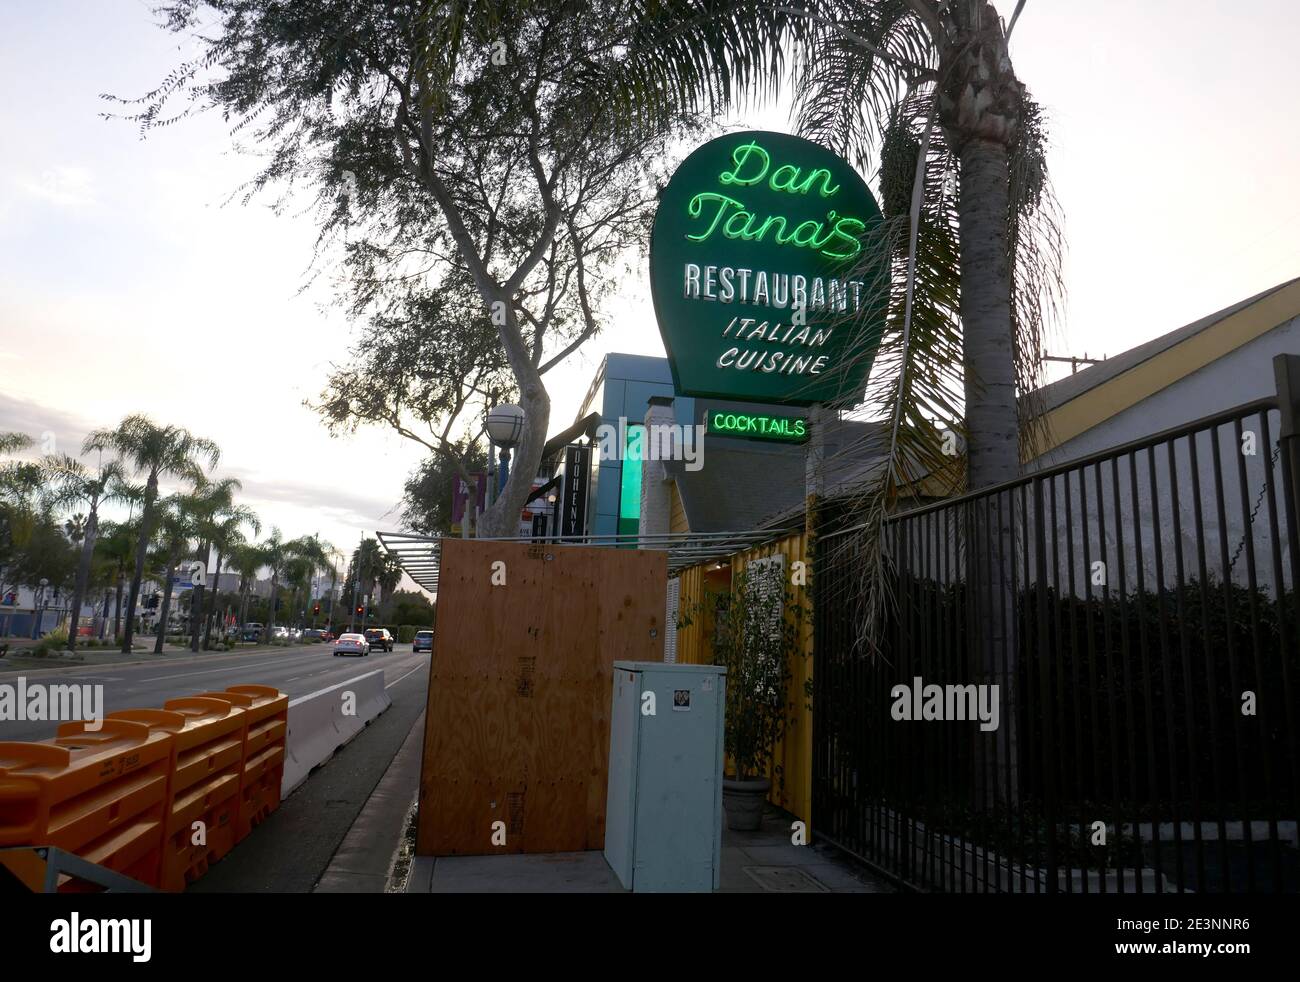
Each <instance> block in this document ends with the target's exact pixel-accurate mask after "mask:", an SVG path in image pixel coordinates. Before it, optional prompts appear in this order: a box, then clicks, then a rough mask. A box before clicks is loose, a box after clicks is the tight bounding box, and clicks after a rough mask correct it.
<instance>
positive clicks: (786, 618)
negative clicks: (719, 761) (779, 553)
mask: <svg viewBox="0 0 1300 982" xmlns="http://www.w3.org/2000/svg"><path fill="white" fill-rule="evenodd" d="M802 619H803V605H802V602H801V601H799V600H798V598H797V597H796V595H795V593H794V591H793V590H792V589H791V588H790V587H789V586H788V585H787V584H786V582H785V577H784V573H783V568H782V567H768V566H760V565H757V564H755V563H751V564H749V565H748V566H746V567H745V569H744V570H743V571H742V572H741V573H740V575H739V576H738V577H736V578H735V580H733V582H732V588H731V592H730V593H725V594H720V595H719V596H718V598H717V608H716V612H715V616H714V635H713V652H714V658H715V660H716V662H717V664H720V665H722V666H724V667H725V668H726V669H727V682H726V721H725V725H724V742H725V746H726V752H727V757H728V759H729V761H730V763H731V768H732V770H733V772H734V776H735V777H736V778H737V779H740V780H745V779H750V778H761V777H765V776H767V775H768V773H769V771H771V772H772V773H773V775H774V776H776V777H778V778H779V776H780V768H779V766H778V767H777V768H775V769H774V770H772V758H773V754H774V752H775V748H776V743H777V741H778V740H780V739H781V737H782V736H783V735H784V734H785V730H786V727H787V725H788V721H789V714H790V710H791V709H792V708H793V704H792V703H791V702H790V701H789V688H790V680H791V678H792V673H791V670H790V665H791V662H792V660H793V659H794V658H797V657H803V655H804V652H803V647H802V644H801V639H800V634H801V631H800V626H801V623H802Z"/></svg>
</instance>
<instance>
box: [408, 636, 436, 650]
mask: <svg viewBox="0 0 1300 982" xmlns="http://www.w3.org/2000/svg"><path fill="white" fill-rule="evenodd" d="M411 651H412V653H414V652H416V651H427V652H428V653H429V654H433V632H432V631H416V632H415V640H414V641H412V642H411Z"/></svg>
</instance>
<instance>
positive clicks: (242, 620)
mask: <svg viewBox="0 0 1300 982" xmlns="http://www.w3.org/2000/svg"><path fill="white" fill-rule="evenodd" d="M248 580H249V578H248V577H247V576H245V577H244V578H243V582H241V583H240V584H239V631H240V634H242V633H243V630H244V625H245V624H247V623H248V589H249V582H248Z"/></svg>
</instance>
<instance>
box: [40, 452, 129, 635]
mask: <svg viewBox="0 0 1300 982" xmlns="http://www.w3.org/2000/svg"><path fill="white" fill-rule="evenodd" d="M44 466H45V471H46V474H47V476H48V479H49V482H50V487H51V491H50V500H51V504H52V505H53V506H54V507H55V508H61V507H62V508H68V507H80V506H84V507H85V508H86V509H87V510H88V514H87V515H86V519H85V523H84V524H83V526H82V529H81V532H82V539H81V560H80V562H79V563H78V564H77V580H76V585H75V586H74V587H73V591H72V623H71V624H70V625H69V627H68V650H69V651H75V650H76V648H77V625H78V622H79V620H80V617H81V605H82V604H83V603H84V602H85V599H86V585H87V583H88V581H89V579H90V563H91V557H92V556H93V555H94V553H95V540H96V538H97V537H98V535H99V507H100V505H103V504H107V503H109V502H114V501H121V500H123V497H122V493H121V491H122V488H121V482H122V480H123V479H124V478H125V476H126V472H125V470H124V469H123V467H122V465H121V463H120V462H119V461H116V460H110V461H109V462H108V463H101V464H100V465H99V467H98V468H97V469H95V470H90V469H89V468H88V467H86V465H85V464H83V463H82V462H81V461H79V460H77V459H76V458H75V457H71V456H69V455H68V454H52V455H50V456H48V457H46V458H45V461H44Z"/></svg>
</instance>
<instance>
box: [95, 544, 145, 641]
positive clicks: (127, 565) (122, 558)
mask: <svg viewBox="0 0 1300 982" xmlns="http://www.w3.org/2000/svg"><path fill="white" fill-rule="evenodd" d="M138 537H139V523H138V521H126V522H105V523H104V524H103V526H102V527H101V529H100V536H99V542H98V543H96V551H98V552H99V554H100V556H101V557H102V558H103V560H104V562H106V563H107V564H108V565H109V566H110V567H111V569H112V571H113V572H112V582H113V592H114V594H115V596H116V603H115V604H114V607H113V637H114V638H115V639H118V638H121V636H122V591H123V589H124V588H125V586H126V578H127V574H128V573H129V572H130V569H131V562H132V560H133V559H134V557H135V543H136V539H137V538H138Z"/></svg>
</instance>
